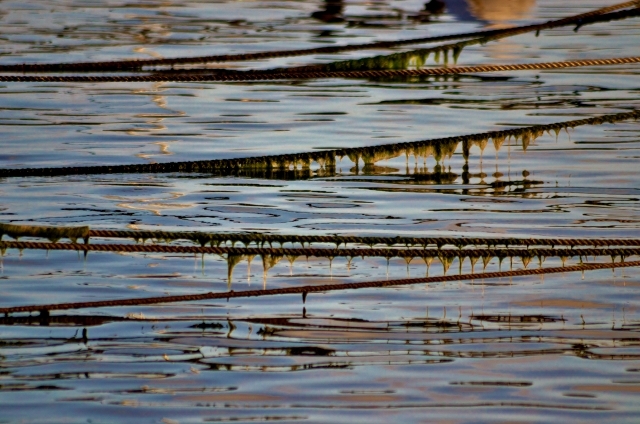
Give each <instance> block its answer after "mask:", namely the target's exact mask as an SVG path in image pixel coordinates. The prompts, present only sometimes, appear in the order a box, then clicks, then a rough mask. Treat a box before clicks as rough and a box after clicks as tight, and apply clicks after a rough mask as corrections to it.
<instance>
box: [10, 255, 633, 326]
mask: <svg viewBox="0 0 640 424" xmlns="http://www.w3.org/2000/svg"><path fill="white" fill-rule="evenodd" d="M636 266H640V261H634V262H620V263H591V264H580V265H573V266H566V267H553V268H539V269H521V270H516V271H501V272H487V273H482V274H461V275H443V276H438V277H423V278H406V279H399V280H384V281H366V282H361V283H337V284H322V285H313V286H298V287H286V288H280V289H263V290H243V291H233V290H231V291H227V292H220V293H213V292H209V293H201V294H187V295H178V296H156V297H144V298H137V299H114V300H99V301H93V302H73V303H55V304H43V305H25V306H12V307H5V308H0V313H4V314H6V315H8V314H11V313H16V312H35V311H40V313H41V314H48V313H49V311H55V310H65V309H86V308H104V307H115V306H140V305H152V304H159V303H175V302H195V301H200V300H213V299H227V300H228V299H236V298H248V297H258V296H275V295H285V294H302V298H303V301H304V300H305V299H306V298H307V295H308V294H309V293H318V292H331V291H339V290H357V289H365V288H382V287H391V286H404V285H412V284H425V283H439V282H450V281H467V280H477V279H492V278H503V277H521V276H527V275H543V274H553V273H565V272H577V271H591V270H599V269H612V268H627V267H636Z"/></svg>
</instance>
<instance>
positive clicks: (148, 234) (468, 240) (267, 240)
mask: <svg viewBox="0 0 640 424" xmlns="http://www.w3.org/2000/svg"><path fill="white" fill-rule="evenodd" d="M60 228H65V227H60ZM87 236H88V237H98V238H116V239H123V238H124V239H133V240H136V241H138V242H144V241H145V240H148V239H153V240H157V241H159V242H160V241H163V240H166V241H174V240H190V241H193V242H195V243H199V244H200V245H201V246H206V245H207V244H209V245H211V246H212V247H214V246H215V247H219V246H220V244H222V243H231V244H232V245H235V244H236V243H242V244H244V245H245V246H249V244H251V243H255V244H256V246H259V247H262V246H264V245H265V244H269V245H272V244H273V243H278V244H280V246H281V247H283V245H284V244H285V243H292V244H293V243H298V244H300V245H302V247H304V245H305V244H311V243H334V244H335V245H336V248H339V247H340V246H341V245H345V247H346V245H347V244H363V245H369V246H370V247H373V246H375V245H379V244H384V245H387V246H388V247H391V246H394V245H404V246H406V247H423V248H427V247H428V246H436V247H437V248H438V249H440V248H441V247H443V246H446V245H449V246H455V247H458V248H462V247H465V246H487V247H492V246H505V247H510V246H552V247H554V246H564V247H569V248H573V247H577V246H593V247H598V246H605V247H610V246H626V247H632V246H640V239H620V238H616V239H604V238H598V239H590V238H522V237H401V236H394V237H376V236H341V235H326V236H324V235H297V234H265V233H208V232H199V231H143V230H138V231H128V230H89V231H88V234H87Z"/></svg>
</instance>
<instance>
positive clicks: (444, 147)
mask: <svg viewBox="0 0 640 424" xmlns="http://www.w3.org/2000/svg"><path fill="white" fill-rule="evenodd" d="M638 118H640V111H638V110H633V111H631V112H623V113H616V114H607V115H601V116H596V117H592V118H585V119H578V120H572V121H564V122H556V123H552V124H542V125H532V126H528V127H521V128H513V129H509V130H501V131H489V132H484V133H476V134H468V135H461V136H454V137H444V138H438V139H431V140H420V141H413V142H401V143H392V144H383V145H377V146H368V147H353V148H345V149H332V150H322V151H311V152H301V153H293V154H282V155H267V156H254V157H247V158H238V159H214V160H201V161H185V162H167V163H154V164H129V165H99V166H82V167H60V168H14V169H0V178H3V177H4V178H7V177H33V176H63V175H96V174H102V175H106V174H130V173H171V172H181V173H183V172H189V173H194V172H195V173H214V174H225V173H234V172H237V171H238V170H240V169H277V170H291V169H293V170H295V169H309V168H311V167H312V166H313V165H314V163H315V165H316V166H317V167H318V168H320V169H329V172H334V171H333V170H334V169H335V165H336V161H337V160H342V158H344V157H348V158H349V159H351V160H352V161H353V162H354V163H355V164H356V166H357V165H358V164H359V162H360V161H363V162H364V163H365V165H373V164H374V163H375V162H376V161H378V160H382V159H387V158H390V157H397V156H401V155H405V156H406V157H407V159H408V158H409V156H415V157H416V159H417V158H419V157H420V158H423V159H425V160H426V157H428V156H433V157H434V159H435V160H436V162H438V164H439V163H440V162H441V161H442V160H443V159H444V158H446V157H449V158H450V157H451V156H452V155H453V153H454V152H455V151H456V149H457V148H458V146H459V145H460V144H462V154H463V157H464V160H465V162H467V161H468V160H469V155H470V149H471V147H472V146H478V147H480V148H482V146H486V145H487V143H488V140H493V143H494V145H495V146H496V147H498V146H501V145H502V143H504V140H507V139H510V138H514V139H515V140H516V141H519V142H520V143H521V145H522V148H523V149H524V150H526V149H527V147H528V146H529V145H530V144H531V143H533V142H534V141H535V139H536V138H538V137H540V136H542V135H543V134H544V133H549V134H551V132H552V131H553V132H554V133H555V135H556V137H557V135H558V134H559V132H560V131H561V130H566V129H568V128H575V127H578V126H583V125H601V124H605V123H615V122H619V121H626V120H630V119H638Z"/></svg>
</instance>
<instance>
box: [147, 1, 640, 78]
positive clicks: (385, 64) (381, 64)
mask: <svg viewBox="0 0 640 424" xmlns="http://www.w3.org/2000/svg"><path fill="white" fill-rule="evenodd" d="M614 15H615V16H614ZM635 16H640V8H634V9H630V10H624V11H622V12H616V13H612V14H606V15H599V16H597V17H594V18H591V19H589V23H592V21H594V20H597V21H611V20H613V19H623V18H629V17H635ZM528 31H529V30H528V29H527V30H526V31H512V32H507V33H504V34H498V35H494V36H491V37H481V38H474V39H471V40H467V41H461V42H457V43H452V44H444V45H439V46H434V47H429V48H422V49H417V50H411V51H407V52H401V53H391V54H386V55H378V56H374V57H365V58H360V59H351V60H340V61H335V62H330V63H324V64H317V65H303V66H293V67H280V68H271V69H259V70H258V69H251V70H246V71H241V70H232V69H211V68H189V69H188V70H184V69H175V70H174V69H163V70H159V69H157V70H153V71H155V72H161V73H163V74H165V75H167V74H178V75H179V74H194V73H202V74H211V73H215V74H237V75H247V74H265V73H275V74H278V73H288V74H296V73H305V72H307V73H308V72H324V71H326V72H329V71H355V70H376V69H388V68H391V69H403V68H407V67H410V65H413V66H417V67H420V66H421V65H417V64H418V63H420V62H422V63H424V62H426V60H427V58H428V56H429V55H430V54H432V53H434V54H435V61H436V62H439V59H438V58H439V57H440V55H442V60H443V62H444V66H445V67H446V66H447V65H448V63H449V60H448V59H449V57H448V55H449V53H451V56H452V57H451V59H453V63H454V64H455V63H457V60H458V57H459V55H460V53H461V52H462V50H463V49H464V48H465V47H468V46H473V45H478V44H482V45H484V44H486V43H489V42H492V41H497V40H501V39H503V38H506V37H511V36H514V35H517V34H520V33H524V32H528ZM416 59H417V61H416ZM411 61H414V62H413V63H412V62H411ZM414 64H415V65H414ZM389 65H391V66H389ZM151 70H152V69H150V71H151Z"/></svg>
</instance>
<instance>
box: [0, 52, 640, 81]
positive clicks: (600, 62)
mask: <svg viewBox="0 0 640 424" xmlns="http://www.w3.org/2000/svg"><path fill="white" fill-rule="evenodd" d="M638 62H640V56H633V57H617V58H607V59H583V60H568V61H561V62H538V63H520V64H506V65H479V66H459V67H455V68H428V69H382V70H364V71H315V72H314V71H312V72H299V73H287V72H285V73H280V74H278V73H270V72H266V73H259V72H247V73H231V74H218V73H210V74H189V73H185V74H177V75H166V74H155V75H128V76H122V75H121V76H117V75H110V76H69V75H60V76H55V75H46V76H24V75H0V82H73V83H106V82H242V81H278V80H289V79H317V78H391V77H427V76H443V75H459V74H471V73H474V74H476V73H484V72H508V71H529V70H540V69H563V68H576V67H583V66H610V65H624V64H629V63H638Z"/></svg>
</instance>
